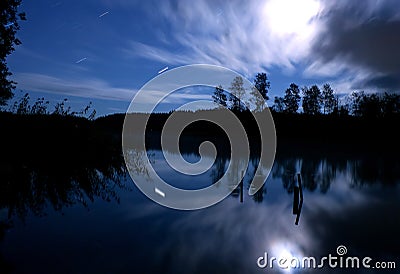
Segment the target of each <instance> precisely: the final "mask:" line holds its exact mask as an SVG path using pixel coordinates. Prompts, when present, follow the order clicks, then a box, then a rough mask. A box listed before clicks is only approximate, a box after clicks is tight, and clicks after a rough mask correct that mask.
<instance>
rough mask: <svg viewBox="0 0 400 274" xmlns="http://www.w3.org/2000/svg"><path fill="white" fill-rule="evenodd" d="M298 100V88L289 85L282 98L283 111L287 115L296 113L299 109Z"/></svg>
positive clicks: (292, 84) (294, 85)
mask: <svg viewBox="0 0 400 274" xmlns="http://www.w3.org/2000/svg"><path fill="white" fill-rule="evenodd" d="M300 99H301V97H300V90H299V86H297V85H296V84H294V83H291V84H290V86H289V88H288V89H287V90H286V91H285V96H284V97H283V103H284V104H285V111H286V112H288V113H296V112H297V110H298V109H299V103H300Z"/></svg>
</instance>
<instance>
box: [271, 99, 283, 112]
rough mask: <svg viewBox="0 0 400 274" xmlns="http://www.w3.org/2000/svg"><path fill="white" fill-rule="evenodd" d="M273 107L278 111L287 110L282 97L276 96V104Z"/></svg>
mask: <svg viewBox="0 0 400 274" xmlns="http://www.w3.org/2000/svg"><path fill="white" fill-rule="evenodd" d="M272 109H273V110H275V111H276V112H283V111H285V104H284V102H283V98H282V97H278V96H275V99H274V105H273V106H272Z"/></svg>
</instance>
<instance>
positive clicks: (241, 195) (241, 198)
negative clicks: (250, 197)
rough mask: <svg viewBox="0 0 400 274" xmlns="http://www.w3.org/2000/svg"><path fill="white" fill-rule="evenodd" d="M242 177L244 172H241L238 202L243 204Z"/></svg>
mask: <svg viewBox="0 0 400 274" xmlns="http://www.w3.org/2000/svg"><path fill="white" fill-rule="evenodd" d="M243 176H244V171H242V180H240V202H241V203H243V179H244V178H243Z"/></svg>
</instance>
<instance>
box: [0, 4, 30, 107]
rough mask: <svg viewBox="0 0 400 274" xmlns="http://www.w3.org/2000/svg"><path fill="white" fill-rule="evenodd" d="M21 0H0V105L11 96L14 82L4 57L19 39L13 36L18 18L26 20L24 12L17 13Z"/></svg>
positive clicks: (17, 28)
mask: <svg viewBox="0 0 400 274" xmlns="http://www.w3.org/2000/svg"><path fill="white" fill-rule="evenodd" d="M20 4H21V0H2V1H1V4H0V106H2V105H5V104H6V102H7V100H8V99H10V98H12V96H13V92H12V91H13V89H14V88H15V84H16V83H15V82H14V81H11V80H9V76H11V72H10V71H9V69H8V67H7V61H6V58H7V56H8V55H10V54H11V53H12V52H13V51H14V50H15V46H16V45H20V44H21V41H20V40H18V38H16V37H15V35H16V33H17V31H18V30H19V28H20V26H19V24H18V19H20V20H26V18H25V13H17V12H18V6H19V5H20Z"/></svg>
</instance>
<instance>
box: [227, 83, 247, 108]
mask: <svg viewBox="0 0 400 274" xmlns="http://www.w3.org/2000/svg"><path fill="white" fill-rule="evenodd" d="M230 91H231V95H230V97H229V100H230V101H231V103H232V106H231V107H232V110H234V111H242V106H241V102H242V100H243V96H244V94H245V89H244V87H243V78H242V77H240V76H236V77H235V78H234V79H233V81H232V83H231V87H230Z"/></svg>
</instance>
